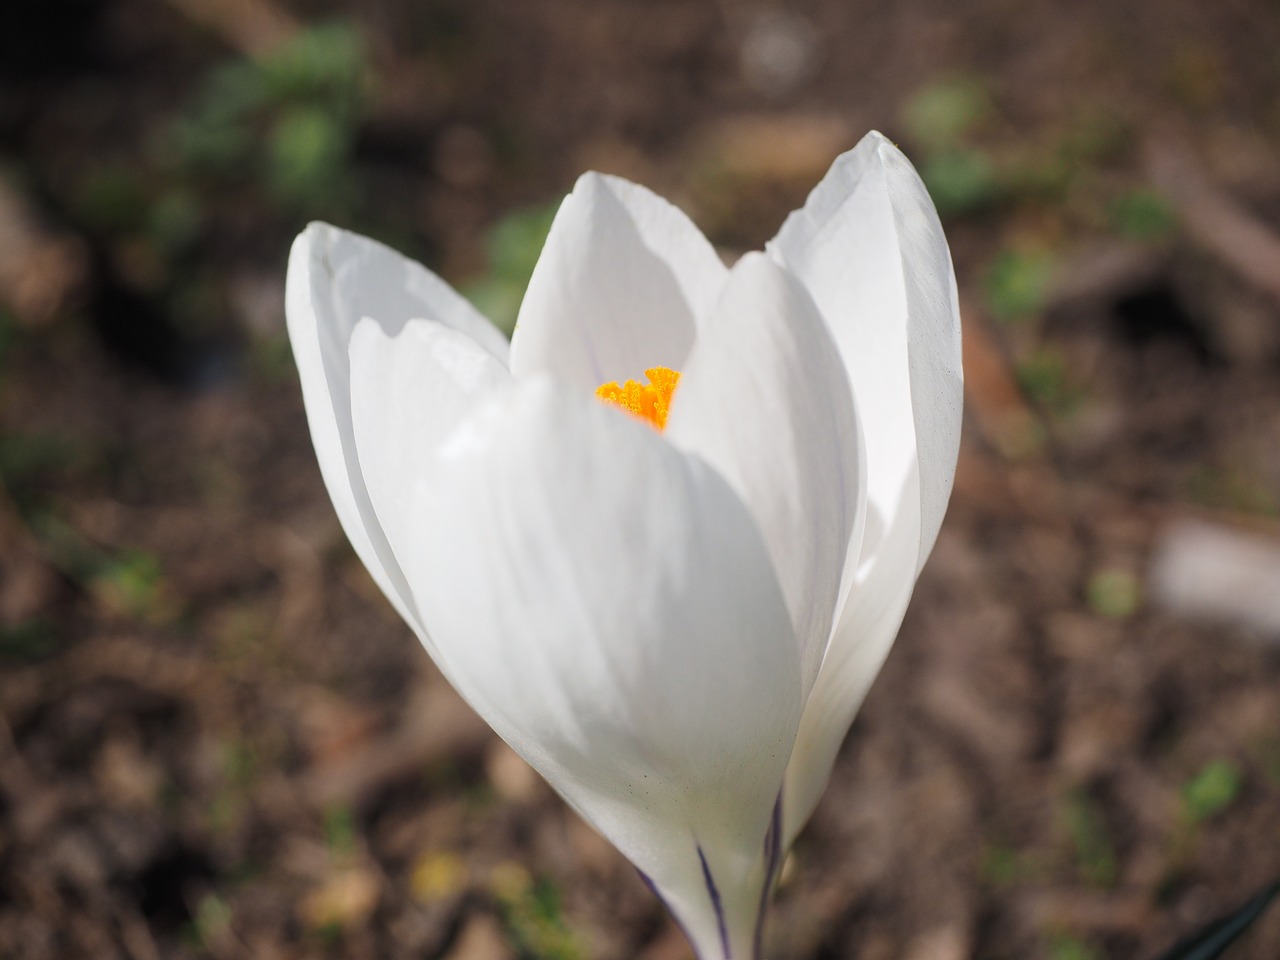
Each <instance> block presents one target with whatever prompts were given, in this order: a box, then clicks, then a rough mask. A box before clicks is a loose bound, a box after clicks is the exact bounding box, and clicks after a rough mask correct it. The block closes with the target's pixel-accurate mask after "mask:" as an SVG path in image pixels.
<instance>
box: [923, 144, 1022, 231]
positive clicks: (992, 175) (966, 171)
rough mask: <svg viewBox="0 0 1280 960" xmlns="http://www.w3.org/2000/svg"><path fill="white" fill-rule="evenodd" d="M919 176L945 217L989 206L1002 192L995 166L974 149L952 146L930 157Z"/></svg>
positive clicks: (925, 161)
mask: <svg viewBox="0 0 1280 960" xmlns="http://www.w3.org/2000/svg"><path fill="white" fill-rule="evenodd" d="M920 177H921V179H923V180H924V182H925V186H926V187H928V189H929V196H931V197H932V198H933V202H934V204H935V205H936V206H937V208H938V212H939V213H940V214H941V215H942V216H944V217H947V216H960V215H963V214H966V213H973V212H975V211H977V210H981V209H983V208H985V207H988V206H990V205H991V204H992V203H993V202H994V201H996V200H997V199H999V197H1000V195H1001V192H1002V191H1001V185H1000V180H999V178H998V176H997V173H996V169H995V166H994V165H993V164H992V163H991V161H990V160H989V159H988V158H987V155H986V154H985V153H983V152H982V151H981V150H978V149H974V148H959V147H953V148H949V149H947V150H941V151H939V152H938V153H935V154H933V155H932V156H929V157H927V158H926V159H925V160H924V162H923V163H922V164H921V166H920Z"/></svg>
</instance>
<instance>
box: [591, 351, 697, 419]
mask: <svg viewBox="0 0 1280 960" xmlns="http://www.w3.org/2000/svg"><path fill="white" fill-rule="evenodd" d="M644 375H645V376H646V377H648V378H649V382H648V383H641V382H640V381H638V380H628V381H627V382H626V383H623V384H619V383H618V381H616V380H614V381H612V382H610V383H602V384H601V385H600V386H598V387H596V396H597V397H599V398H600V399H601V400H603V401H604V402H605V403H612V404H613V405H614V406H615V407H621V408H622V409H623V410H626V411H627V412H628V413H630V414H633V415H634V416H637V417H639V418H640V419H641V420H647V421H648V422H649V423H651V424H653V426H654V427H656V428H657V429H658V430H662V429H663V428H664V427H665V426H666V425H667V411H668V410H669V409H670V408H671V395H672V394H673V393H675V392H676V385H677V384H678V383H679V382H680V371H678V370H671V369H668V368H667V367H650V368H649V369H648V370H646V371H645V372H644Z"/></svg>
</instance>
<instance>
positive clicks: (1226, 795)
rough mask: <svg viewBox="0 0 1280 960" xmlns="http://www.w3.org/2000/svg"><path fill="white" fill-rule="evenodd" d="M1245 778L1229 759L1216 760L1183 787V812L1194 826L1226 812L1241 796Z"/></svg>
mask: <svg viewBox="0 0 1280 960" xmlns="http://www.w3.org/2000/svg"><path fill="white" fill-rule="evenodd" d="M1243 785H1244V779H1243V777H1242V776H1241V774H1240V769H1239V768H1238V767H1237V766H1236V765H1235V764H1234V763H1232V762H1231V761H1229V760H1214V761H1212V762H1211V763H1208V764H1206V765H1205V766H1204V767H1203V768H1202V769H1201V770H1200V772H1199V773H1197V774H1196V775H1195V776H1194V777H1192V778H1191V779H1190V780H1188V781H1187V782H1186V783H1185V784H1184V785H1183V787H1182V809H1183V813H1184V814H1185V816H1186V818H1187V819H1188V820H1189V821H1190V822H1191V823H1203V822H1204V821H1206V820H1210V819H1212V818H1213V817H1215V816H1217V815H1218V814H1220V813H1222V812H1223V811H1224V810H1226V809H1227V807H1229V806H1231V804H1232V803H1234V802H1235V800H1236V797H1238V796H1239V795H1240V789H1241V787H1242V786H1243Z"/></svg>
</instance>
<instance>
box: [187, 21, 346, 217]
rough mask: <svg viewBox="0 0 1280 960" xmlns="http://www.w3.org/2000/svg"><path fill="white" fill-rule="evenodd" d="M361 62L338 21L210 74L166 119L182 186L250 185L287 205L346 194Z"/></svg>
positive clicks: (312, 205)
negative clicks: (219, 182)
mask: <svg viewBox="0 0 1280 960" xmlns="http://www.w3.org/2000/svg"><path fill="white" fill-rule="evenodd" d="M367 75H368V66H367V63H366V59H365V52H364V43H363V41H362V40H361V37H360V35H359V33H358V32H356V31H355V30H354V29H353V28H352V27H350V26H347V25H345V24H329V25H325V26H319V27H314V28H312V29H310V30H306V31H304V32H302V33H301V34H299V35H298V36H297V37H296V38H294V39H293V40H292V41H291V42H289V43H288V44H286V45H285V46H283V47H282V48H281V49H280V50H278V51H275V52H273V53H272V54H270V55H269V56H267V57H264V58H262V59H259V60H242V61H236V62H234V63H231V64H228V65H226V66H224V67H221V68H219V69H218V70H215V71H214V72H213V73H211V74H210V75H209V77H208V79H207V80H206V81H205V84H204V86H203V88H202V89H201V91H200V93H199V94H198V95H197V96H196V98H195V99H194V100H193V102H192V103H191V105H190V107H188V109H187V110H186V111H185V112H184V113H183V114H182V115H181V116H180V117H179V118H178V119H177V120H176V121H175V122H174V123H173V125H172V127H171V128H170V130H169V135H168V137H167V140H166V146H167V148H168V151H169V153H170V154H171V155H172V156H173V157H175V158H176V159H177V165H178V171H177V172H178V173H179V175H180V176H181V177H182V178H184V179H186V180H188V181H192V180H194V181H199V180H202V179H215V180H223V181H232V182H236V181H242V180H245V179H246V178H247V179H252V180H256V181H258V182H259V183H260V184H261V185H262V186H264V187H265V188H266V190H267V192H268V194H269V195H270V196H271V197H272V198H274V199H275V200H276V201H277V202H279V203H281V204H283V205H284V206H286V207H291V208H300V209H306V210H307V211H308V212H314V211H316V210H325V209H332V208H333V207H334V205H335V204H338V205H339V208H340V205H341V204H342V203H344V202H346V200H347V199H348V198H349V189H350V162H349V161H350V155H351V151H352V149H353V147H354V144H355V136H356V132H357V127H358V124H359V122H360V120H361V117H362V115H363V111H364V104H365V99H366V96H365V93H366V91H365V85H366V83H365V81H366V77H367Z"/></svg>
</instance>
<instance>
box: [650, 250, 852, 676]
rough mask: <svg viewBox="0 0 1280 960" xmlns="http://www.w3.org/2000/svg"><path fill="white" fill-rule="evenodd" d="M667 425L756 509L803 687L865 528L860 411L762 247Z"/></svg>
mask: <svg viewBox="0 0 1280 960" xmlns="http://www.w3.org/2000/svg"><path fill="white" fill-rule="evenodd" d="M666 432H667V437H668V438H669V439H670V440H671V441H672V442H673V443H675V444H677V445H679V446H681V447H684V448H685V449H688V450H690V451H691V452H693V453H696V454H697V455H698V456H700V457H702V458H704V459H705V460H706V461H707V462H708V463H710V464H711V465H712V466H713V467H715V468H716V470H717V471H718V472H719V473H720V474H721V476H723V477H724V478H725V479H727V480H728V481H729V484H730V486H732V487H733V489H734V490H735V491H736V492H737V494H738V495H739V496H740V497H741V498H742V500H743V502H745V503H746V504H747V507H748V508H749V509H750V510H751V513H752V515H753V516H754V517H755V519H756V522H757V524H758V525H759V527H760V530H761V532H762V533H763V535H764V539H765V542H766V544H767V545H768V546H769V550H770V554H771V556H772V558H773V562H774V569H775V570H776V571H777V575H778V580H779V582H780V583H781V585H782V590H783V594H784V595H785V596H786V599H787V606H788V609H789V610H790V612H791V619H792V623H793V624H794V626H795V631H796V637H797V639H798V640H799V642H800V644H801V648H802V649H801V659H802V663H803V674H804V678H805V691H806V693H807V692H808V690H809V689H810V687H811V686H812V684H813V681H814V679H815V678H816V676H817V673H818V667H819V665H820V664H821V663H822V655H823V652H824V650H825V649H826V645H827V638H828V636H829V634H830V631H831V626H832V620H833V617H834V615H835V611H836V608H837V606H838V599H839V593H840V587H841V582H842V576H843V574H844V570H845V558H846V556H847V555H848V553H849V550H850V547H849V543H850V537H851V536H852V537H854V538H855V539H857V538H860V537H861V518H862V510H861V509H860V508H861V507H862V506H864V505H865V499H864V496H862V491H863V489H864V484H863V482H862V481H861V479H860V471H861V469H862V463H861V462H860V459H859V456H858V422H857V417H856V416H855V413H854V408H853V396H852V394H851V393H850V390H849V381H848V378H847V377H846V375H845V369H844V365H843V363H842V362H841V360H840V356H839V353H838V351H837V349H836V346H835V344H834V342H833V341H832V339H831V334H830V333H829V332H828V331H827V328H826V325H825V324H824V323H823V320H822V316H821V315H820V314H819V313H818V309H817V307H816V306H814V303H813V300H812V299H811V298H810V297H809V295H808V294H807V293H806V292H805V290H804V288H803V287H802V286H800V284H799V283H798V281H796V280H795V279H794V278H793V277H791V276H790V275H789V274H788V273H787V272H786V270H784V269H783V268H782V267H780V266H778V265H777V264H776V263H775V262H773V261H772V260H770V259H769V258H767V257H766V256H764V255H763V254H758V253H755V254H747V255H746V256H745V257H743V258H742V260H740V261H739V262H738V264H737V265H736V266H735V267H734V269H733V272H732V273H731V274H730V278H729V281H728V283H727V284H726V285H725V288H724V291H723V293H722V294H721V297H720V300H719V302H718V303H717V305H716V308H715V309H714V310H713V311H712V314H711V316H710V318H709V319H708V320H707V322H706V323H705V324H704V325H703V328H702V330H701V332H700V335H699V337H698V342H697V344H696V345H695V346H694V350H693V353H692V355H691V356H690V358H689V363H688V365H687V366H686V368H685V370H684V375H683V377H682V378H681V381H680V386H679V388H678V389H677V391H676V394H675V398H674V400H673V403H672V408H671V414H670V417H669V419H668V421H667V430H666ZM854 554H855V556H856V547H855V548H854Z"/></svg>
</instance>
